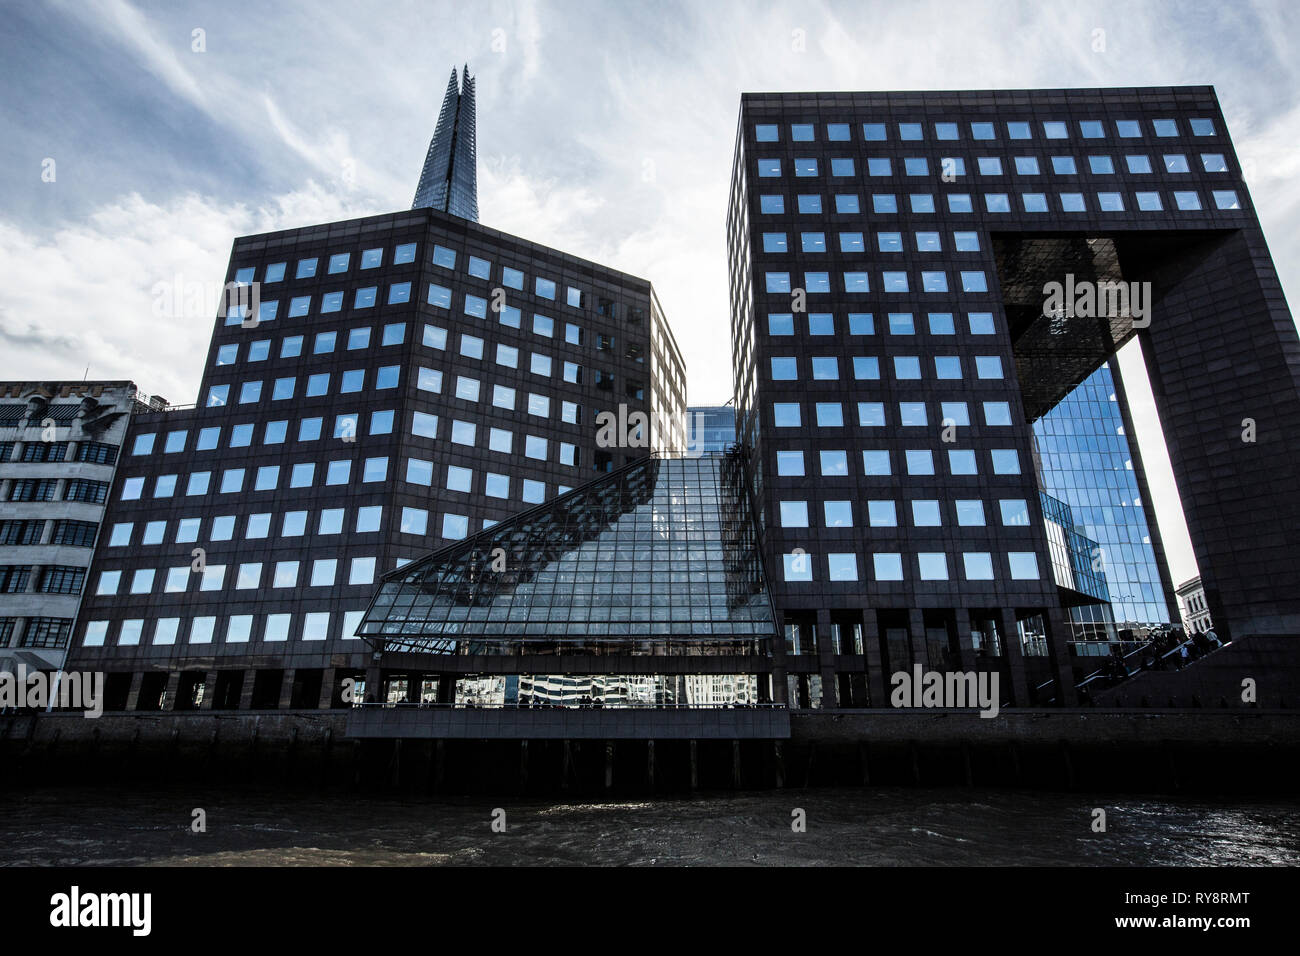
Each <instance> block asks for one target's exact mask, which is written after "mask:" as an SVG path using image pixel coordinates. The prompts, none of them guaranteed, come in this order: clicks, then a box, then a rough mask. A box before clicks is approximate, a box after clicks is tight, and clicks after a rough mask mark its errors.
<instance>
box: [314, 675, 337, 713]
mask: <svg viewBox="0 0 1300 956" xmlns="http://www.w3.org/2000/svg"><path fill="white" fill-rule="evenodd" d="M336 680H338V672H337V671H336V670H335V669H334V668H333V667H327V668H325V669H324V670H323V671H322V672H321V675H320V700H319V701H317V704H316V706H317V707H319V708H320V709H321V710H329V708H330V705H331V704H333V703H334V682H335V681H336Z"/></svg>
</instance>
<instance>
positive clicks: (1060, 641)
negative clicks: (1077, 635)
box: [1043, 608, 1079, 707]
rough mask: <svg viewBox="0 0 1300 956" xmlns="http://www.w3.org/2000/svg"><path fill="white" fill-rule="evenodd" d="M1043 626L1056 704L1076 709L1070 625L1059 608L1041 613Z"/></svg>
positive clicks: (1077, 701) (1077, 699)
mask: <svg viewBox="0 0 1300 956" xmlns="http://www.w3.org/2000/svg"><path fill="white" fill-rule="evenodd" d="M1043 624H1044V625H1045V626H1046V628H1047V648H1048V653H1049V654H1050V655H1051V658H1052V675H1053V676H1054V677H1055V678H1056V702H1057V703H1058V704H1059V705H1060V706H1062V707H1078V706H1079V695H1078V694H1077V693H1076V692H1075V689H1074V671H1073V670H1072V669H1071V667H1070V648H1069V647H1068V642H1069V640H1070V638H1071V636H1072V632H1071V630H1070V624H1069V622H1068V621H1067V620H1066V618H1065V614H1064V613H1063V611H1062V610H1061V608H1047V609H1045V610H1044V611H1043Z"/></svg>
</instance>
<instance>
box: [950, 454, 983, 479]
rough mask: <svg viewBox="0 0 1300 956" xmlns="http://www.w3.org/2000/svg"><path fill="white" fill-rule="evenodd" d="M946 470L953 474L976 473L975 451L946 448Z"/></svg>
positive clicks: (977, 470) (977, 471)
mask: <svg viewBox="0 0 1300 956" xmlns="http://www.w3.org/2000/svg"><path fill="white" fill-rule="evenodd" d="M948 470H949V471H950V472H951V473H952V474H954V475H975V474H978V473H979V469H978V468H977V467H976V462H975V452H973V451H971V450H970V449H963V448H950V449H948Z"/></svg>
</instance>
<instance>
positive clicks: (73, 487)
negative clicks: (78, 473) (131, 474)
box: [8, 478, 108, 505]
mask: <svg viewBox="0 0 1300 956" xmlns="http://www.w3.org/2000/svg"><path fill="white" fill-rule="evenodd" d="M60 483H63V500H64V501H85V502H89V503H91V504H97V505H102V504H103V503H104V502H105V501H107V500H108V482H106V481H91V480H90V479H88V478H71V479H63V478H15V479H14V480H13V481H11V482H10V484H9V499H8V500H10V501H54V500H56V497H55V496H56V495H57V494H58V490H59V484H60Z"/></svg>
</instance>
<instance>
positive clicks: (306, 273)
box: [228, 242, 640, 324]
mask: <svg viewBox="0 0 1300 956" xmlns="http://www.w3.org/2000/svg"><path fill="white" fill-rule="evenodd" d="M415 256H416V243H414V242H408V243H403V244H402V245H399V246H397V247H396V248H394V250H393V265H407V264H409V263H412V262H414V261H415ZM466 259H467V262H466V267H465V272H466V274H467V275H470V276H472V277H474V278H476V279H483V280H484V281H489V282H490V281H491V280H492V272H493V266H492V263H491V262H490V261H489V260H487V259H483V258H481V257H479V256H473V255H471V256H467V257H466ZM352 261H353V260H352V253H350V252H337V253H334V254H332V255H330V256H325V257H320V256H311V257H306V258H303V259H299V260H298V261H297V266H296V268H295V269H294V276H293V277H294V279H298V280H302V279H314V278H317V276H318V275H319V274H321V273H320V267H321V264H322V262H323V263H324V265H325V272H324V273H323V274H324V275H330V276H333V275H345V274H347V273H348V271H349V270H350V269H351V267H352ZM430 261H431V262H432V263H433V264H434V265H435V266H437V267H438V268H441V269H447V270H448V271H454V270H455V269H456V261H457V253H456V250H454V249H450V248H448V247H446V246H441V245H437V244H435V245H434V247H433V252H432V254H431V255H430ZM383 264H384V250H383V248H382V247H377V248H374V249H366V250H364V251H362V252H361V254H360V256H358V257H357V266H358V269H359V270H360V271H365V270H367V269H377V268H379V267H380V266H382V265H383ZM287 265H288V263H285V262H276V263H272V264H270V265H268V266H267V267H266V268H265V269H264V270H263V272H262V278H261V282H262V283H264V284H274V283H276V282H281V281H283V280H284V277H285V273H286V268H287ZM497 277H498V279H499V280H500V283H501V285H502V286H503V287H505V288H507V289H514V290H516V291H519V292H522V291H524V288H525V279H526V277H525V275H524V273H523V271H522V270H520V269H514V268H511V267H510V266H504V265H503V266H501V268H500V270H499V272H498V274H497ZM254 281H257V267H256V266H243V267H241V268H239V269H237V270H236V271H235V282H237V283H239V284H241V285H249V284H251V283H253V282H254ZM399 285H405V286H406V291H405V293H404V294H405V298H403V299H401V300H400V301H401V302H406V301H409V299H410V283H409V282H407V283H400V284H399ZM391 288H394V287H390V293H389V304H390V305H395V304H398V303H397V302H395V301H393V299H392V292H391ZM359 291H366V292H368V295H367V296H366V298H367V299H368V300H369V301H368V302H366V303H365V304H364V305H354V306H353V307H354V308H367V307H368V306H371V305H374V296H375V291H376V290H375V288H374V287H370V288H369V289H368V290H359ZM532 292H533V295H535V296H537V297H538V298H541V299H550V300H552V301H557V300H558V296H559V286H558V285H557V284H556V282H555V280H554V279H547V278H543V277H542V276H534V277H533V283H532ZM401 294H402V293H399V295H401ZM329 295H330V296H333V295H337V296H339V302H340V303H341V301H342V295H343V293H342V292H337V293H329ZM563 301H564V303H565V304H566V305H568V306H571V307H572V308H575V309H581V308H585V307H586V306H587V305H588V296H587V293H585V292H584V291H583V290H582V289H579V288H576V287H574V286H566V287H565V289H564V297H563ZM322 311H336V309H334V308H330V309H324V308H323V309H322ZM596 311H597V312H598V313H599V314H600V315H603V316H606V317H609V318H613V317H614V315H615V311H616V305H615V303H614V301H613V300H612V299H607V298H604V297H598V299H597V302H596ZM302 314H304V315H305V314H306V313H305V312H304V313H302ZM290 315H291V316H292V315H293V313H292V312H291V313H290ZM639 317H640V310H639V309H632V310H631V311H630V313H629V318H632V319H638V318H639ZM272 318H274V316H272ZM228 324H229V322H228Z"/></svg>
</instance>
